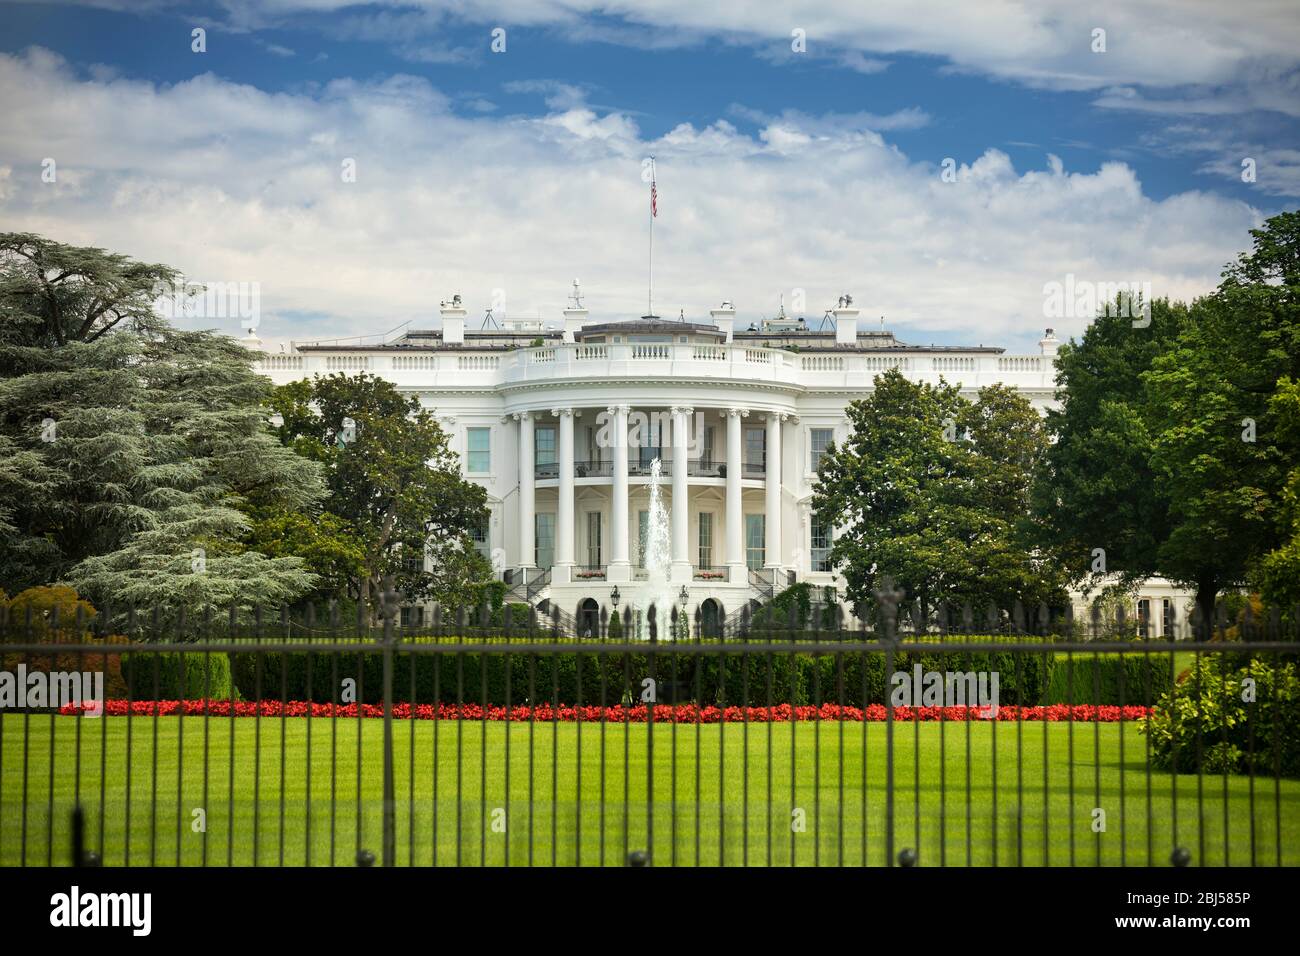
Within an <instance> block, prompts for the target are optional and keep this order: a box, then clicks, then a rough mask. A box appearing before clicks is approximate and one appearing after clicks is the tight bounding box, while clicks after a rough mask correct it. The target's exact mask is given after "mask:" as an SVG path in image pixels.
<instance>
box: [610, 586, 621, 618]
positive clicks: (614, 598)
mask: <svg viewBox="0 0 1300 956" xmlns="http://www.w3.org/2000/svg"><path fill="white" fill-rule="evenodd" d="M622 596H623V595H621V594H619V593H618V585H617V584H615V585H614V590H612V591H610V592H609V603H610V604H612V605H614V610H616V611H617V610H618V601H619V598H621V597H622Z"/></svg>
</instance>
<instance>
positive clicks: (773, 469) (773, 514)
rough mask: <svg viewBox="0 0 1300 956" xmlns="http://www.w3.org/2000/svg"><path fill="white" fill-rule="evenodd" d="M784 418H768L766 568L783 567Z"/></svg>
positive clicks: (772, 416) (765, 521) (775, 416)
mask: <svg viewBox="0 0 1300 956" xmlns="http://www.w3.org/2000/svg"><path fill="white" fill-rule="evenodd" d="M783 417H784V416H782V415H778V414H777V413H776V412H769V413H768V416H767V467H766V479H767V507H766V508H765V509H764V511H765V513H766V518H764V524H765V525H766V526H767V542H766V551H767V555H766V560H765V561H764V562H763V565H764V567H769V568H779V567H780V566H781V419H782V418H783Z"/></svg>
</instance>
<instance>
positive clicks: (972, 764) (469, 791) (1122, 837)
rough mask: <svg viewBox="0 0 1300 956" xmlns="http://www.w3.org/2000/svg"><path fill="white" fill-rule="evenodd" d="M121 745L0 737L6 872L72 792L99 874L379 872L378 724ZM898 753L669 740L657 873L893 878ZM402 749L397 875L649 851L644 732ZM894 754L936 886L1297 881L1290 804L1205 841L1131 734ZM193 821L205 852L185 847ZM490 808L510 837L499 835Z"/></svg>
mask: <svg viewBox="0 0 1300 956" xmlns="http://www.w3.org/2000/svg"><path fill="white" fill-rule="evenodd" d="M129 724H130V726H129V733H130V738H129V744H130V746H129V748H128V746H127V744H128V721H127V720H126V719H125V718H121V717H110V718H104V719H101V720H82V721H80V724H78V721H77V719H75V718H70V717H50V716H47V715H37V716H32V717H30V718H25V717H24V716H23V715H14V714H8V715H5V716H4V717H3V718H2V719H0V732H2V733H3V740H2V741H0V756H2V759H3V762H2V763H0V863H3V864H5V865H16V864H19V863H21V862H23V860H24V856H23V852H24V851H23V841H24V837H23V832H24V806H25V808H26V813H25V817H26V819H25V830H26V855H25V860H26V862H27V863H28V864H42V865H43V864H44V863H45V862H46V860H47V858H52V859H53V861H54V862H55V863H58V864H62V863H64V862H66V861H67V859H68V856H69V844H70V822H69V820H70V812H71V808H72V805H73V802H74V795H75V794H76V793H77V792H78V787H79V792H80V799H81V803H82V805H83V807H84V808H85V810H86V818H87V831H88V838H89V839H88V843H89V846H90V847H91V848H92V849H94V848H98V846H99V845H100V840H101V831H102V841H103V842H102V846H103V853H104V858H105V862H106V863H107V864H109V865H121V864H123V863H125V862H128V859H127V849H128V847H127V842H126V841H127V835H128V831H129V839H130V846H129V850H130V854H129V862H130V863H131V864H135V865H143V864H148V863H150V862H151V861H156V862H157V863H158V864H161V865H171V864H174V863H175V862H176V860H177V854H178V846H179V855H180V861H181V862H182V863H183V864H186V865H198V864H201V863H202V862H204V860H205V853H206V862H207V863H208V865H225V864H226V862H227V860H228V859H233V861H234V862H235V863H236V864H243V865H247V864H251V863H253V862H254V858H255V857H256V861H257V862H258V863H259V864H262V865H274V864H277V863H279V862H280V861H281V860H283V862H285V863H289V864H302V863H304V862H308V850H309V849H310V860H309V862H310V863H312V864H328V863H330V862H331V859H332V860H333V862H335V863H338V864H345V865H350V864H351V863H352V861H353V859H354V857H355V854H356V850H357V847H358V846H362V847H365V848H367V849H369V850H371V851H372V852H374V853H375V855H376V856H378V855H379V853H380V850H381V847H382V840H381V833H382V813H383V808H382V799H381V798H382V787H383V779H382V778H383V773H382V760H381V747H382V741H383V722H382V721H379V720H373V719H368V720H356V719H353V720H346V719H340V720H339V721H337V722H336V723H335V722H331V721H330V720H328V719H318V720H312V721H310V722H309V721H307V720H303V719H300V718H299V719H288V720H285V721H281V720H280V719H278V718H267V719H262V720H260V721H259V720H251V719H237V720H234V721H231V720H227V719H221V718H213V719H211V720H210V721H208V722H207V724H206V739H205V722H204V720H203V718H198V717H195V718H184V719H183V720H182V719H180V718H175V717H167V718H160V719H158V720H156V721H155V720H152V719H149V718H134V719H132V720H131V721H130V722H129ZM309 726H310V733H311V746H310V761H309V760H308V756H309V751H308V746H307V734H308V730H309ZM78 727H80V734H81V738H80V740H81V754H80V757H81V759H80V770H79V774H78V761H77V732H78ZM358 728H359V730H358ZM232 730H233V733H234V758H233V768H234V770H233V777H234V791H233V792H234V795H233V802H232V799H231V776H232V773H231V767H232V758H231V733H232ZM507 731H509V736H508V738H507ZM674 731H675V732H674ZM995 732H996V761H995V759H994V758H995V747H994V734H995ZM435 734H436V738H435ZM885 734H886V727H885V725H883V724H879V723H876V724H865V725H864V724H847V723H846V724H835V723H824V724H813V723H800V724H794V725H792V724H775V725H763V724H751V725H749V727H748V743H747V745H746V728H745V726H744V725H741V724H725V725H717V724H715V725H709V726H693V725H679V726H677V727H676V728H674V727H672V726H666V725H659V726H656V727H655V728H654V730H653V758H654V759H653V768H654V771H653V782H654V786H653V793H654V801H653V814H652V815H653V830H654V833H653V844H654V861H655V863H656V864H658V865H664V864H668V863H672V862H676V863H678V864H685V865H693V864H695V863H697V862H698V863H700V864H702V865H716V864H718V863H719V862H724V863H726V864H727V865H738V864H741V863H743V862H748V863H750V864H751V865H753V864H766V863H768V862H769V860H770V862H771V863H772V864H775V865H789V864H790V863H791V861H792V858H793V861H794V862H796V863H798V864H800V865H811V864H814V863H821V864H823V865H827V864H837V863H840V862H843V863H845V864H848V865H859V864H861V863H862V862H863V860H864V858H865V860H866V862H868V863H869V864H872V865H880V864H882V863H883V862H884V861H885V858H886V841H885V820H886V792H887V790H886V766H885V765H886V760H885V753H886V748H885ZM394 735H395V737H394V749H395V766H396V771H395V778H396V788H397V797H398V799H397V804H398V805H397V857H398V862H399V863H402V864H406V863H410V862H415V863H417V864H425V865H427V864H429V863H431V862H434V860H435V856H436V862H437V863H438V864H439V865H452V864H455V863H457V862H460V863H462V864H466V865H477V864H479V863H480V862H481V861H484V860H486V862H487V863H488V864H489V865H500V864H502V863H504V862H506V857H507V854H508V856H509V863H510V864H511V865H527V864H528V863H529V862H530V861H531V862H532V863H534V864H537V865H550V864H551V863H552V862H557V863H559V864H562V865H565V864H573V863H575V862H581V863H584V864H598V863H600V862H602V861H603V862H604V863H606V864H610V865H617V864H619V863H621V862H622V861H623V860H624V859H625V848H627V849H642V848H645V847H646V846H647V843H648V842H649V840H648V836H647V823H648V822H649V821H648V817H649V816H650V815H651V814H649V813H648V811H647V800H646V783H647V767H648V766H649V763H650V761H649V759H648V755H649V750H650V748H649V744H650V742H651V741H650V731H649V729H648V728H647V727H646V726H644V725H633V726H632V727H630V728H626V727H623V726H620V725H616V724H610V725H607V726H602V725H598V724H584V725H574V724H559V725H552V724H540V723H539V724H536V725H534V726H532V727H530V726H529V725H528V724H510V725H506V724H501V723H489V724H488V725H487V726H486V730H485V729H484V726H483V725H482V724H479V723H470V722H450V721H448V722H441V723H435V722H433V721H408V722H398V723H396V724H395V725H394ZM941 735H942V736H941ZM1071 736H1072V737H1073V744H1072V746H1073V757H1072V758H1071ZM155 738H156V743H155ZM182 739H183V746H182ZM24 741H26V745H25V746H24ZM894 741H895V752H894V803H895V805H894V813H895V816H894V820H895V823H894V840H895V851H896V852H897V851H898V850H900V849H902V848H904V847H919V857H920V863H921V864H922V865H936V864H938V863H940V862H941V861H943V862H946V863H948V864H950V865H951V864H966V863H968V862H973V863H976V864H989V863H993V862H994V859H995V858H994V853H995V846H996V862H997V863H998V864H1000V865H1014V864H1016V863H1017V862H1024V863H1025V864H1029V865H1040V864H1042V863H1044V862H1049V863H1051V864H1053V865H1058V864H1059V865H1066V864H1069V863H1070V862H1071V859H1072V857H1073V860H1074V861H1075V862H1076V863H1077V864H1078V865H1092V864H1094V863H1095V862H1097V861H1098V859H1100V861H1101V862H1102V863H1104V864H1108V865H1114V864H1119V863H1120V862H1121V861H1124V862H1127V863H1129V864H1146V863H1147V861H1148V843H1149V845H1150V850H1149V852H1150V859H1151V860H1152V861H1153V862H1154V863H1156V864H1157V865H1165V864H1167V862H1168V859H1169V855H1170V852H1171V850H1172V849H1173V847H1174V846H1175V845H1181V846H1185V847H1187V848H1188V849H1189V850H1190V851H1191V853H1192V856H1193V861H1194V862H1196V863H1206V864H1222V863H1225V862H1226V863H1230V864H1237V865H1244V864H1247V863H1249V862H1251V858H1252V833H1253V841H1254V848H1253V853H1254V858H1255V861H1256V862H1258V863H1260V864H1267V865H1272V864H1275V863H1276V862H1278V859H1279V854H1280V858H1281V862H1282V863H1284V864H1289V865H1296V864H1300V781H1293V780H1287V781H1282V782H1281V784H1280V785H1275V783H1274V782H1273V781H1272V780H1271V779H1256V780H1255V781H1254V803H1253V808H1254V809H1253V814H1252V803H1251V797H1250V790H1251V781H1250V779H1249V778H1247V777H1230V778H1227V779H1226V780H1225V778H1223V777H1221V776H1219V777H1205V778H1204V779H1203V780H1201V781H1200V782H1199V787H1200V788H1201V790H1202V794H1203V800H1202V803H1201V807H1202V812H1201V815H1200V817H1199V819H1198V814H1197V806H1198V802H1197V792H1198V780H1197V777H1196V776H1195V775H1180V776H1178V777H1177V778H1176V779H1175V778H1172V777H1171V776H1170V775H1169V774H1167V773H1155V772H1153V773H1152V774H1151V776H1150V777H1148V776H1147V774H1146V770H1145V768H1146V752H1145V747H1146V739H1145V737H1144V736H1143V735H1142V734H1141V732H1140V729H1139V726H1138V725H1137V724H1132V723H1130V724H1124V725H1119V724H1097V725H1094V724H1083V723H1079V724H1075V725H1073V730H1072V732H1071V726H1070V725H1069V724H1065V723H1059V724H1042V723H1025V724H1013V723H1007V722H1004V723H1000V724H987V723H975V724H957V723H948V724H939V723H923V724H905V723H899V724H896V725H895V727H894ZM259 742H260V749H259ZM507 742H508V744H509V751H510V753H509V789H508V791H507V778H506V769H507V761H506V747H507ZM792 743H793V747H792ZM918 745H919V746H918ZM1121 746H1122V748H1123V752H1122V754H1121ZM602 747H603V753H604V758H603V768H604V774H603V776H602V773H601V770H602ZM941 748H942V751H941ZM674 750H675V754H676V759H675V760H674V759H673V758H674ZM1045 750H1046V754H1045V752H1044V751H1045ZM941 752H942V753H943V754H944V759H943V760H942V761H941V759H940V754H941ZM556 753H558V761H557V762H555V763H553V761H552V755H553V754H556ZM746 753H748V760H746ZM864 753H865V754H866V759H865V760H864V758H863V755H864ZM918 753H919V755H920V761H919V768H918V765H917V760H916V757H917V754H918ZM51 754H53V758H54V760H53V794H52V801H53V803H52V805H53V818H52V819H53V826H51V822H50V821H51V816H50V810H49V808H50V806H51ZM968 754H969V756H968ZM128 755H129V758H130V759H129V761H128ZM412 755H413V756H412ZM282 764H283V767H282ZM1044 765H1046V767H1047V774H1046V780H1044ZM205 767H206V770H207V773H206V781H207V787H206V792H205V787H204V781H205V772H204V771H205ZM101 768H106V772H102V771H101ZM579 768H580V769H579ZM625 768H627V770H628V772H627V773H625ZM918 770H919V787H918V786H917V775H918ZM332 771H333V773H332ZM941 772H942V776H941ZM128 773H129V787H128ZM864 777H865V783H864ZM412 778H414V789H413V790H412ZM746 779H747V780H748V790H747V792H746V787H745V782H746ZM792 779H793V780H794V781H795V785H794V793H793V795H792V793H791V780H792ZM282 780H283V787H281V781H282ZM602 781H603V790H602ZM674 781H675V785H674ZM309 784H310V789H309V786H308V785H309ZM332 785H333V786H334V787H335V788H336V789H335V791H334V792H333V793H332V792H331V786H332ZM101 787H102V789H103V797H102V799H101ZM358 787H359V788H360V798H359V799H358ZM507 792H508V794H509V796H508V797H507ZM24 793H25V794H26V799H25V800H24ZM674 794H675V802H674ZM1098 794H1100V796H1098ZM1225 794H1226V798H1225ZM864 795H865V800H864ZM128 796H129V807H128ZM200 807H202V808H204V809H205V810H206V823H207V831H206V834H203V833H196V832H193V830H192V828H191V820H192V819H193V817H192V812H193V810H194V809H195V808H200ZM1097 807H1100V808H1101V809H1103V810H1105V812H1106V829H1105V832H1103V833H1095V832H1093V829H1092V823H1093V819H1094V816H1093V810H1094V808H1097ZM498 808H501V809H502V810H504V811H505V813H504V814H502V813H499V812H498V813H496V814H495V818H496V819H497V820H498V821H502V820H504V824H505V830H506V832H498V830H499V828H498V830H494V829H493V826H492V823H493V819H494V811H495V810H497V809H498ZM796 810H798V811H801V813H799V814H796V813H795V812H794V811H796ZM485 811H486V812H485ZM796 816H798V817H801V818H802V819H803V821H804V823H805V825H804V828H803V830H802V831H799V832H797V831H796V830H795V828H794V827H793V826H792V821H794V820H795V819H796ZM128 820H129V827H128ZM1279 820H1280V825H1281V833H1280V842H1279V830H1278V821H1279ZM435 822H436V828H437V837H436V841H435V838H434V829H435ZM412 823H413V824H414V825H413V826H412ZM864 827H865V830H864ZM1175 827H1176V829H1175ZM309 830H310V837H308V832H309ZM1225 830H1226V839H1225ZM51 831H52V833H53V836H52V844H51ZM602 831H603V839H602ZM918 831H919V832H918ZM331 834H333V839H331ZM458 836H459V839H458ZM435 844H436V852H435ZM331 854H332V856H331ZM792 854H793V857H792ZM864 854H865V856H864Z"/></svg>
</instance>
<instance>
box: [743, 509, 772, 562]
mask: <svg viewBox="0 0 1300 956" xmlns="http://www.w3.org/2000/svg"><path fill="white" fill-rule="evenodd" d="M766 561H767V516H766V515H745V563H746V564H747V565H748V566H749V567H751V568H754V569H758V568H761V567H762V566H763V565H764V564H765V563H766Z"/></svg>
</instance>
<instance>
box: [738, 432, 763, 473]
mask: <svg viewBox="0 0 1300 956" xmlns="http://www.w3.org/2000/svg"><path fill="white" fill-rule="evenodd" d="M766 461H767V429H765V428H763V427H762V426H759V427H758V428H752V427H750V428H746V429H745V465H744V469H743V470H744V471H759V472H761V471H762V470H763V465H764V464H765V462H766Z"/></svg>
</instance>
